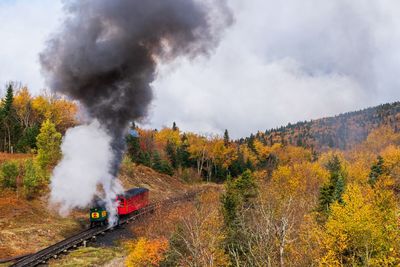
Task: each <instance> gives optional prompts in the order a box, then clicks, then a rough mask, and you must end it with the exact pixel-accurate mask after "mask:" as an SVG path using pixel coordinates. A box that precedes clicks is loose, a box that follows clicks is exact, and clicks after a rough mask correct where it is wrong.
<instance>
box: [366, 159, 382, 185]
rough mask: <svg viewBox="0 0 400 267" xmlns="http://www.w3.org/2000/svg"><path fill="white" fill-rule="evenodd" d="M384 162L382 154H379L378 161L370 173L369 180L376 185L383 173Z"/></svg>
mask: <svg viewBox="0 0 400 267" xmlns="http://www.w3.org/2000/svg"><path fill="white" fill-rule="evenodd" d="M383 164H384V160H383V158H382V157H381V156H378V158H377V162H376V163H375V164H373V165H372V167H371V172H370V173H369V179H368V182H369V183H370V184H371V185H374V184H375V183H376V181H377V180H378V178H379V176H380V175H382V174H383Z"/></svg>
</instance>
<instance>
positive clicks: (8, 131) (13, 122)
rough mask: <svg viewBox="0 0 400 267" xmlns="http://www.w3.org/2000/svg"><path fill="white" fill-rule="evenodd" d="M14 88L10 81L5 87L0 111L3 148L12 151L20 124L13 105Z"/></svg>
mask: <svg viewBox="0 0 400 267" xmlns="http://www.w3.org/2000/svg"><path fill="white" fill-rule="evenodd" d="M13 101H14V89H13V85H12V84H11V83H10V84H9V85H8V87H7V93H6V96H5V98H4V99H3V101H2V109H1V113H0V117H1V121H2V124H3V126H4V132H3V142H4V144H3V150H4V151H7V152H10V153H12V152H14V149H15V145H16V143H17V141H18V139H19V137H20V132H21V125H20V123H19V121H18V119H17V116H16V111H15V108H14V106H13Z"/></svg>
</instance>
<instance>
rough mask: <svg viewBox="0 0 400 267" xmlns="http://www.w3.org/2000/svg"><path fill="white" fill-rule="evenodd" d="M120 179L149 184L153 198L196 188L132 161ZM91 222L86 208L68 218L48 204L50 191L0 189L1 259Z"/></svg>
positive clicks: (41, 245) (134, 184)
mask: <svg viewBox="0 0 400 267" xmlns="http://www.w3.org/2000/svg"><path fill="white" fill-rule="evenodd" d="M119 179H120V180H121V183H122V185H123V187H124V188H125V189H129V188H132V187H139V186H142V187H146V188H149V189H150V198H151V201H158V200H162V199H166V198H169V197H173V196H176V195H180V194H183V193H185V192H187V191H188V190H192V189H194V187H193V186H190V185H188V184H185V183H183V182H181V180H180V179H179V178H177V177H171V176H168V175H163V174H160V173H157V172H155V171H154V170H152V169H150V168H147V167H145V166H141V165H135V164H133V163H130V162H124V163H123V165H122V166H121V172H120V176H119ZM87 226H88V221H87V210H85V209H84V210H81V211H74V212H73V213H72V214H71V215H70V216H68V217H67V218H62V217H60V216H59V215H58V214H57V212H56V211H55V210H51V209H49V208H48V195H47V194H46V195H43V196H42V197H40V198H38V199H34V200H26V199H25V198H23V197H22V196H21V195H18V194H17V193H16V192H11V191H9V192H6V191H2V192H1V193H0V259H2V258H8V257H13V256H17V255H21V254H25V253H32V252H34V251H37V250H39V249H41V248H44V247H46V246H49V245H51V244H53V243H54V242H56V241H59V240H62V239H64V238H66V237H67V236H70V235H71V234H73V233H75V232H77V231H79V230H80V229H82V228H85V227H87Z"/></svg>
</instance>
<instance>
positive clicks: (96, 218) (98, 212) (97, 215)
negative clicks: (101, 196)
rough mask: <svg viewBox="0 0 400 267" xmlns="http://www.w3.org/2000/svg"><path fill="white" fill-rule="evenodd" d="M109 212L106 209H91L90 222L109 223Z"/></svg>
mask: <svg viewBox="0 0 400 267" xmlns="http://www.w3.org/2000/svg"><path fill="white" fill-rule="evenodd" d="M107 218H108V212H107V210H106V209H105V208H91V209H90V222H104V221H107Z"/></svg>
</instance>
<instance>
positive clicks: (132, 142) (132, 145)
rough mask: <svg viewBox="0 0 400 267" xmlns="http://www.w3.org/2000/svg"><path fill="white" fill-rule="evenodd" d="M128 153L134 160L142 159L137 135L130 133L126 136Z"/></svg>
mask: <svg viewBox="0 0 400 267" xmlns="http://www.w3.org/2000/svg"><path fill="white" fill-rule="evenodd" d="M126 145H127V153H128V155H129V157H130V158H131V160H132V161H133V162H136V163H138V162H139V161H140V159H139V157H140V155H139V154H140V152H141V151H140V140H139V137H137V136H132V135H128V136H127V137H126Z"/></svg>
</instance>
